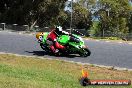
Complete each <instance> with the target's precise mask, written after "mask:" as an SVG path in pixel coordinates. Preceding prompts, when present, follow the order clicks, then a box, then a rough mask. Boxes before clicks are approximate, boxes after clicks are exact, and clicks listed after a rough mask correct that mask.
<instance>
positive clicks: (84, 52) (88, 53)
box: [79, 48, 91, 57]
mask: <svg viewBox="0 0 132 88" xmlns="http://www.w3.org/2000/svg"><path fill="white" fill-rule="evenodd" d="M79 55H80V56H82V57H87V56H90V55H91V51H90V50H89V49H88V48H84V49H83V51H82V53H80V54H79Z"/></svg>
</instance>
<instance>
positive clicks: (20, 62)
mask: <svg viewBox="0 0 132 88" xmlns="http://www.w3.org/2000/svg"><path fill="white" fill-rule="evenodd" d="M83 67H84V69H85V70H86V71H88V72H89V74H90V79H130V80H132V72H131V71H118V70H111V69H108V68H101V67H95V66H90V65H84V66H83ZM80 77H81V65H79V64H76V63H69V62H65V61H62V60H49V59H40V58H35V57H24V56H15V55H9V54H0V88H83V87H82V86H81V85H80V84H79V81H78V79H79V78H80ZM88 88H132V86H88Z"/></svg>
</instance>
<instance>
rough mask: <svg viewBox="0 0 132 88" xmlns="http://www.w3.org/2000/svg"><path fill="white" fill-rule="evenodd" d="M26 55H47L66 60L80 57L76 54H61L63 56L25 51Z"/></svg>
mask: <svg viewBox="0 0 132 88" xmlns="http://www.w3.org/2000/svg"><path fill="white" fill-rule="evenodd" d="M25 52H27V53H31V54H33V55H36V56H45V55H48V56H55V57H67V58H75V57H80V56H78V55H76V54H65V55H64V54H63V55H54V54H52V53H46V52H44V51H25Z"/></svg>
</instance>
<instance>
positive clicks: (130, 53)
mask: <svg viewBox="0 0 132 88" xmlns="http://www.w3.org/2000/svg"><path fill="white" fill-rule="evenodd" d="M85 43H86V45H88V46H89V48H90V50H91V52H92V54H91V56H90V57H87V58H82V57H79V56H78V55H69V56H63V57H55V56H49V55H44V52H43V50H42V49H41V48H40V47H39V44H38V43H37V41H36V39H35V36H33V35H25V34H18V33H13V32H12V33H10V32H5V31H0V52H6V53H16V54H21V55H30V56H32V55H36V56H44V57H48V58H53V59H54V58H56V59H64V60H69V61H75V62H82V63H90V64H97V65H106V66H117V67H122V68H129V69H132V45H130V44H127V43H117V42H105V41H95V40H85Z"/></svg>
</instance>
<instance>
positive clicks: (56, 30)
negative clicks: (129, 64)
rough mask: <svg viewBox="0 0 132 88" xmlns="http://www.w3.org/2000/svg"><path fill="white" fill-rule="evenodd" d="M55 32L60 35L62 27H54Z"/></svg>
mask: <svg viewBox="0 0 132 88" xmlns="http://www.w3.org/2000/svg"><path fill="white" fill-rule="evenodd" d="M55 32H56V33H57V34H58V35H60V34H61V33H62V27H61V26H56V27H55Z"/></svg>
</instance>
